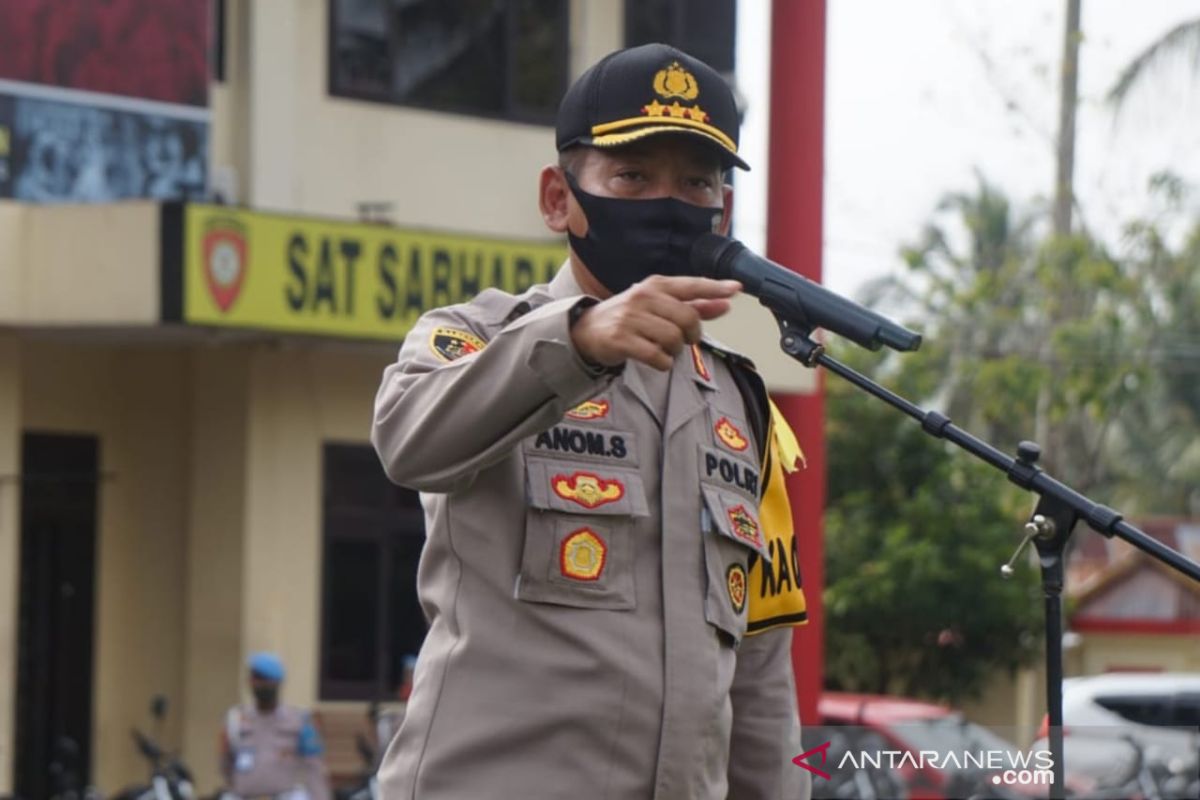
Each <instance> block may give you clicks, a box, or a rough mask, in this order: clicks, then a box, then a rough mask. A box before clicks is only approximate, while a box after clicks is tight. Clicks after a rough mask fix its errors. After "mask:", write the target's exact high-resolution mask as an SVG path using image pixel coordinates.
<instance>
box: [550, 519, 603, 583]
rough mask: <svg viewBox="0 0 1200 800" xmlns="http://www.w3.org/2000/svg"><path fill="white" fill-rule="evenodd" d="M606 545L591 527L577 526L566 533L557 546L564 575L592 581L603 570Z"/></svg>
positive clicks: (560, 566)
mask: <svg viewBox="0 0 1200 800" xmlns="http://www.w3.org/2000/svg"><path fill="white" fill-rule="evenodd" d="M607 557H608V545H607V544H605V542H604V539H603V538H602V537H601V536H600V534H598V533H596V532H595V531H594V530H592V529H591V528H579V529H578V530H575V531H572V532H571V533H569V534H567V538H565V539H563V542H562V546H561V547H560V548H559V553H558V562H559V568H560V569H561V570H562V574H563V576H564V577H567V578H571V579H572V580H577V581H594V580H597V579H599V577H600V575H601V574H602V573H603V572H604V562H605V560H606V559H607Z"/></svg>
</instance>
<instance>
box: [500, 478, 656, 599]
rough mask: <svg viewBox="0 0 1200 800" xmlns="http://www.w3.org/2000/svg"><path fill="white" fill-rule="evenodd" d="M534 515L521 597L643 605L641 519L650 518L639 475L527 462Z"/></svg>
mask: <svg viewBox="0 0 1200 800" xmlns="http://www.w3.org/2000/svg"><path fill="white" fill-rule="evenodd" d="M526 474H527V477H528V487H527V488H528V498H529V509H528V511H527V512H526V517H525V544H524V547H523V549H522V554H521V573H520V576H519V578H518V580H517V587H516V596H517V599H519V600H523V601H526V602H532V603H549V604H553V605H563V606H573V607H577V608H594V609H608V610H629V609H633V608H635V607H636V604H637V603H636V597H635V593H634V579H633V541H632V538H631V537H632V535H633V519H632V518H633V517H635V516H646V515H648V510H647V506H646V496H645V490H644V488H643V485H642V480H641V476H640V475H638V473H637V472H636V471H634V470H622V469H615V468H608V467H605V466H600V465H596V464H586V463H579V462H572V461H566V460H541V459H529V460H528V461H527V462H526Z"/></svg>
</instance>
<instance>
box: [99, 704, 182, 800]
mask: <svg viewBox="0 0 1200 800" xmlns="http://www.w3.org/2000/svg"><path fill="white" fill-rule="evenodd" d="M150 715H151V716H152V717H153V718H154V721H155V728H156V730H158V731H160V732H161V730H162V722H163V720H164V719H165V718H166V715H167V699H166V698H165V697H163V696H162V695H156V696H155V697H154V699H153V700H151V702H150ZM132 735H133V741H134V743H135V744H136V745H137V748H138V752H140V753H141V754H142V757H143V758H145V759H146V761H147V762H148V763H149V765H150V780H149V782H148V783H144V784H138V785H135V786H130V787H127V788H125V789H123V790H122V791H121V792H119V793H117V794H116V795H114V796H113V798H112V800H193V798H194V797H195V790H194V788H193V787H194V782H193V779H192V773H191V770H189V769H188V768H187V766H186V765H185V764H184V763H183V762H182V761H181V760H180V759H179V757H178V756H174V755H171V754H169V753H167V752H166V751H165V750H164V749H163V748H162V747H161V746H160V745H159V744H158V743H157V742H156V741H155V740H154V739H153V738H151V737H149V736H147V735H146V734H144V733H142V732H141V731H140V730H138V729H137V728H134V729H133V730H132Z"/></svg>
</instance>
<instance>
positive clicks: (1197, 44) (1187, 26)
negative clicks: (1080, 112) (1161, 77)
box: [1108, 19, 1200, 111]
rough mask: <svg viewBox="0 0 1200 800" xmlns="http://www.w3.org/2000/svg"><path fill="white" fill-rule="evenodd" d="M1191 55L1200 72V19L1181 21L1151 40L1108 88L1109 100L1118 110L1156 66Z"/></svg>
mask: <svg viewBox="0 0 1200 800" xmlns="http://www.w3.org/2000/svg"><path fill="white" fill-rule="evenodd" d="M1185 56H1190V57H1191V62H1192V68H1193V69H1194V70H1195V71H1196V72H1198V73H1200V19H1193V20H1189V21H1187V22H1181V23H1179V24H1178V25H1176V26H1175V27H1174V28H1172V29H1171V30H1169V31H1167V33H1166V34H1164V35H1163V36H1162V37H1161V38H1159V39H1156V40H1155V41H1153V42H1151V43H1150V45H1149V46H1147V47H1146V49H1145V50H1143V51H1142V52H1141V53H1139V54H1138V55H1137V57H1136V58H1134V59H1133V61H1130V62H1129V63H1128V64H1127V65H1126V66H1125V69H1123V70H1121V74H1120V76H1119V77H1118V78H1117V82H1116V83H1114V84H1113V86H1112V88H1111V89H1109V90H1108V101H1109V102H1110V103H1112V104H1113V106H1114V107H1115V108H1116V109H1117V110H1118V111H1119V110H1120V109H1121V107H1122V106H1123V104H1124V103H1125V100H1126V99H1127V98H1128V96H1129V94H1130V92H1132V91H1133V89H1134V88H1136V87H1137V86H1138V85H1140V84H1141V82H1142V81H1144V80H1145V78H1146V76H1147V75H1148V74H1150V73H1152V72H1153V71H1154V70H1155V69H1159V68H1161V67H1162V66H1163V65H1164V64H1167V63H1170V62H1171V61H1173V60H1178V59H1181V58H1184V57H1185Z"/></svg>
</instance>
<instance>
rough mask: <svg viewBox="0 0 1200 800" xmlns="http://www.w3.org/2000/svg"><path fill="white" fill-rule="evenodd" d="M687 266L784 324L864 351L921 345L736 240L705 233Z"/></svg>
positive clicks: (867, 311)
mask: <svg viewBox="0 0 1200 800" xmlns="http://www.w3.org/2000/svg"><path fill="white" fill-rule="evenodd" d="M691 261H692V268H693V269H695V270H696V272H697V274H699V275H702V276H703V277H706V278H732V279H733V280H736V281H740V282H741V284H742V287H743V288H744V289H745V290H746V293H747V294H752V295H754V296H755V297H757V298H758V299H759V301H760V302H761V303H762V304H763V305H764V306H766V307H767V308H769V309H771V311H773V312H774V313H775V314H776V315H777V316H780V317H783V318H784V319H785V320H787V321H790V322H794V323H797V324H801V325H805V326H807V327H808V328H809V329H812V328H824V329H825V330H827V331H829V332H830V333H836V334H837V335H838V336H844V337H846V338H847V339H849V340H850V341H852V342H854V343H855V344H858V345H861V346H862V347H865V348H867V349H868V350H878V349H879V348H880V346H882V345H885V344H886V345H887V346H888V347H890V348H892V349H893V350H916V349H917V348H918V347H920V346H921V335H920V334H918V333H913V332H912V331H910V330H908V329H907V328H904V327H902V326H900V325H897V324H896V323H894V322H892V321H891V320H890V319H888V318H887V317H884V316H882V315H881V314H876V313H875V312H874V311H871V310H870V309H868V308H865V307H863V306H860V305H859V304H858V303H855V302H854V301H853V300H849V299H847V298H845V297H842V296H841V295H839V294H835V293H833V292H831V291H829V290H828V289H826V288H825V287H824V286H822V285H821V284H819V283H814V282H813V281H810V280H809V279H808V278H804V277H801V276H800V275H797V274H796V273H794V272H792V271H791V270H788V269H785V268H784V267H781V266H779V265H778V264H776V263H775V262H774V261H770V260H768V259H765V258H763V257H762V256H760V255H756V254H754V253H752V252H750V250H748V249H746V245H744V244H742V243H741V242H739V241H738V240H737V239H730V238H727V237H725V236H720V235H718V234H715V233H705V234H703V235H702V236H701V237H700V238H699V239H697V240H696V243H695V244H694V245H692V258H691Z"/></svg>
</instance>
